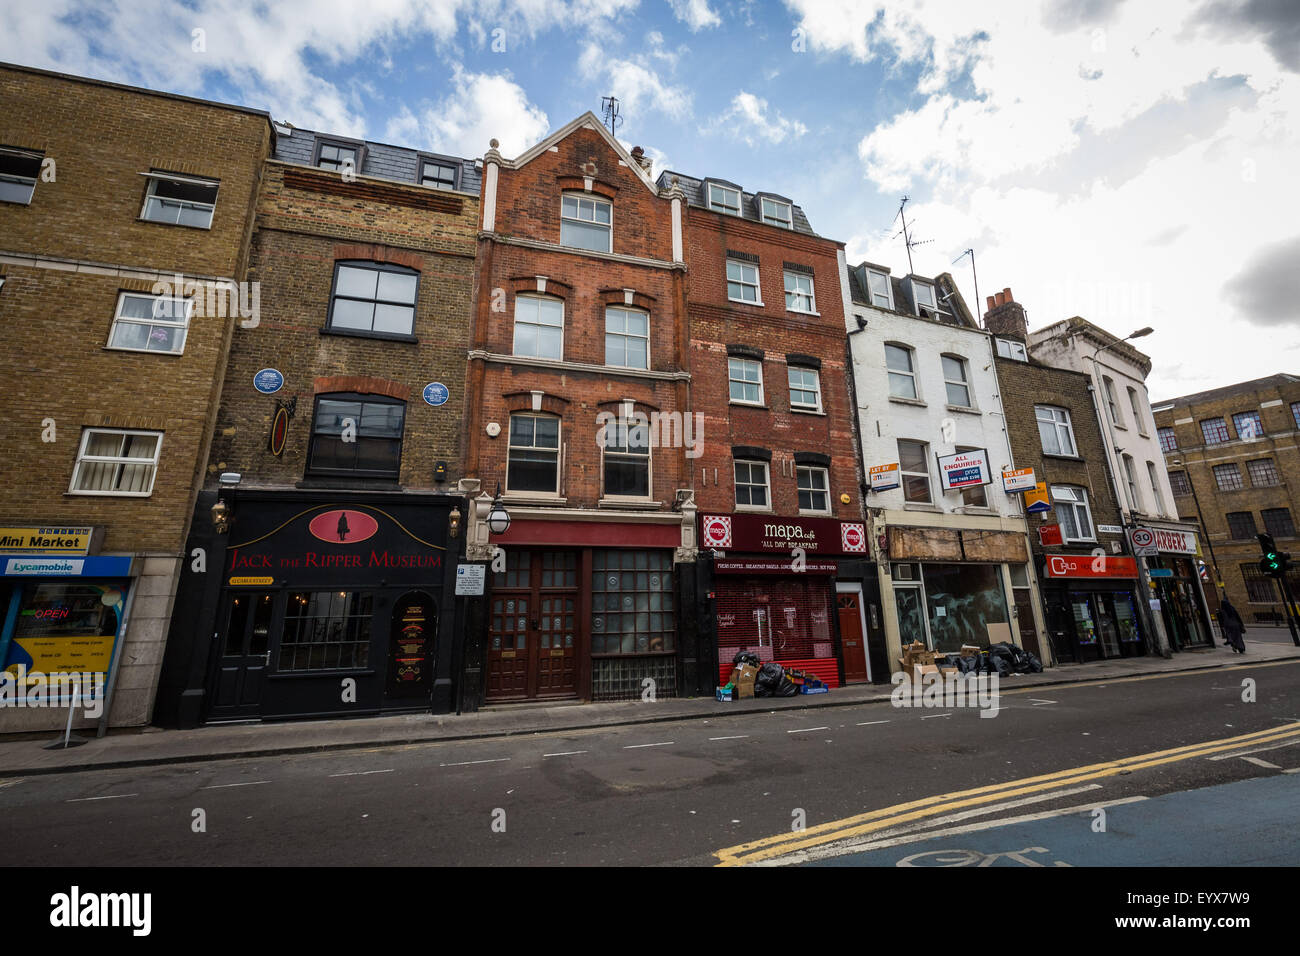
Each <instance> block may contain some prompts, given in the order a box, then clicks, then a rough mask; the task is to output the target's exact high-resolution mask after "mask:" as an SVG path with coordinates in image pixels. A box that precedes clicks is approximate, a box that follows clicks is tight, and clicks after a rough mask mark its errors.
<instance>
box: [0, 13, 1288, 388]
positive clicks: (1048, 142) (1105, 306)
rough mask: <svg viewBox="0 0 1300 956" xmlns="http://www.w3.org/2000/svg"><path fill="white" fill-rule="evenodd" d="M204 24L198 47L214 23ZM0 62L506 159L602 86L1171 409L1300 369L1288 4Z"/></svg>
mask: <svg viewBox="0 0 1300 956" xmlns="http://www.w3.org/2000/svg"><path fill="white" fill-rule="evenodd" d="M196 31H200V32H196ZM0 59H3V60H6V61H9V62H16V63H23V64H28V65H32V66H39V67H44V68H47V69H55V70H61V71H65V72H70V73H77V74H81V75H88V76H95V77H100V78H104V79H111V80H115V81H118V82H125V83H131V84H135V85H141V86H146V87H150V88H154V89H162V90H168V91H172V92H179V93H187V94H191V95H198V96H204V97H208V98H211V99H217V100H224V101H230V102H239V103H244V104H247V105H250V106H256V107H262V108H265V109H268V110H270V111H271V113H272V114H273V116H275V118H276V119H280V120H288V121H290V122H292V123H294V124H295V125H298V126H305V127H313V128H318V129H324V130H329V131H333V132H338V133H348V134H353V135H360V136H365V137H368V138H371V139H378V140H383V141H387V142H394V143H397V144H399V145H405V146H415V147H421V148H428V149H435V150H439V151H443V152H451V153H457V154H460V155H469V156H478V155H481V154H482V153H483V151H484V150H485V149H486V148H487V145H488V140H489V138H491V137H493V136H495V137H497V138H499V139H500V140H501V141H502V152H503V153H505V154H506V155H508V156H509V155H514V154H517V153H518V152H520V151H522V150H523V149H524V148H526V147H527V146H528V145H530V144H531V143H533V142H536V141H537V140H538V139H540V138H542V137H543V136H544V135H545V134H546V133H547V132H548V131H549V130H552V129H555V128H557V127H559V126H561V125H563V124H564V123H566V122H568V121H569V120H570V119H572V118H573V117H574V116H576V115H577V114H579V113H581V112H582V111H584V110H587V109H591V110H594V111H595V110H599V106H600V98H601V97H602V96H603V95H608V94H610V93H612V94H614V95H616V96H617V97H619V99H620V100H621V101H622V104H623V117H624V124H623V126H622V128H621V129H619V131H618V135H619V137H620V138H621V139H623V140H624V141H625V142H626V143H627V144H628V145H629V146H631V145H634V144H637V145H642V146H644V147H645V148H646V149H647V151H648V152H649V154H650V155H651V157H652V158H653V159H654V160H655V170H656V172H658V171H659V170H661V169H663V168H664V167H665V164H667V165H669V166H671V167H672V168H675V169H679V170H681V171H684V172H689V173H691V174H694V175H715V176H723V177H725V178H727V179H731V180H733V181H735V182H739V183H741V184H742V185H744V186H745V187H746V188H747V189H767V190H772V191H776V192H781V193H784V194H786V195H789V196H790V197H791V198H793V199H794V200H795V201H796V202H798V203H799V204H800V205H802V206H803V207H804V209H805V211H806V212H807V213H808V216H809V218H810V220H811V221H812V223H813V226H814V228H816V229H817V230H818V231H819V232H821V233H822V234H823V235H827V236H830V237H832V238H835V239H838V240H841V241H843V242H844V243H845V244H846V245H847V248H848V254H849V257H850V259H851V260H852V261H860V260H861V259H863V258H870V259H872V260H873V261H877V262H882V263H884V264H886V265H889V266H891V267H892V268H893V269H894V271H895V272H899V273H901V272H904V271H906V268H907V259H906V253H905V250H904V249H903V246H902V242H901V240H897V239H893V238H892V237H893V234H894V232H895V231H896V228H897V227H896V226H893V225H891V223H892V221H893V219H894V215H895V212H896V210H897V207H898V201H899V198H900V197H901V196H902V195H904V194H906V195H908V196H910V197H911V202H910V203H909V209H910V210H911V213H912V217H913V219H914V220H915V223H916V228H915V231H916V235H917V236H918V237H920V238H923V239H930V240H933V241H932V242H930V243H928V244H926V245H924V246H921V247H918V248H917V249H916V250H915V256H916V268H917V271H918V272H924V273H927V274H931V275H933V274H935V273H937V272H941V271H945V270H950V271H952V272H953V273H954V275H955V276H956V277H957V279H958V280H959V282H960V283H961V285H962V291H963V293H964V294H965V295H966V297H967V300H968V302H971V303H972V304H973V300H974V295H973V292H974V290H973V287H972V283H971V278H970V269H969V265H968V263H966V262H965V261H963V262H961V263H958V264H957V265H952V260H953V259H955V258H956V257H957V256H958V255H960V253H961V252H962V251H963V250H964V249H966V248H974V249H975V251H976V255H977V259H978V263H979V269H980V291H981V293H983V294H984V295H986V296H987V295H989V294H991V293H992V292H994V291H995V290H999V289H1002V288H1003V287H1010V288H1012V289H1013V292H1014V293H1015V297H1016V299H1017V300H1018V301H1020V302H1022V303H1023V304H1024V305H1025V306H1026V307H1027V308H1028V310H1029V313H1030V325H1031V327H1032V328H1036V327H1039V326H1042V325H1046V324H1048V323H1050V322H1053V321H1056V320H1057V319H1060V318H1064V317H1068V316H1069V315H1074V314H1081V315H1084V316H1085V317H1087V318H1089V319H1091V320H1093V321H1095V322H1098V323H1099V324H1101V325H1103V326H1106V327H1107V328H1110V329H1111V330H1112V331H1114V332H1117V333H1119V334H1126V333H1127V332H1129V331H1132V330H1133V329H1135V328H1138V327H1140V326H1143V325H1153V326H1154V327H1155V328H1156V330H1157V331H1156V334H1155V335H1152V336H1151V337H1150V338H1147V339H1145V340H1144V341H1143V343H1142V344H1143V346H1144V348H1145V350H1146V351H1147V352H1149V353H1150V354H1151V355H1152V356H1153V359H1154V361H1155V368H1154V369H1153V372H1152V375H1151V377H1150V378H1149V380H1148V384H1149V387H1150V391H1151V395H1152V398H1153V399H1161V398H1168V397H1173V396H1174V395H1179V394H1185V393H1187V392H1191V391H1195V390H1199V389H1203V388H1210V387H1215V386H1218V385H1225V384H1229V383H1232V382H1236V381H1241V380H1244V379H1248V378H1254V377H1259V376H1264V375H1268V374H1272V373H1274V372H1279V371H1292V372H1295V371H1300V368H1298V367H1297V366H1300V362H1297V357H1298V355H1300V315H1298V314H1297V309H1296V305H1295V303H1296V302H1297V301H1300V270H1297V269H1296V268H1295V267H1294V262H1295V261H1296V257H1297V256H1300V226H1297V225H1296V223H1297V222H1300V217H1297V216H1296V215H1295V213H1296V212H1297V211H1300V196H1298V195H1297V189H1296V186H1295V185H1294V182H1293V179H1294V170H1295V169H1296V168H1300V163H1297V160H1300V115H1297V114H1300V18H1297V17H1296V15H1295V6H1294V0H1141V2H1139V0H986V2H982V3H970V2H969V0H912V2H910V3H907V4H898V3H893V4H888V5H886V4H883V3H879V2H874V0H784V2H760V0H748V2H744V0H479V2H473V0H367V2H364V3H356V2H355V0H280V2H267V3H261V4H250V3H246V2H243V0H188V2H186V3H177V2H174V0H132V2H130V3H126V4H121V3H117V2H110V0H45V2H42V3H41V4H38V5H19V4H6V5H4V6H3V7H2V8H0Z"/></svg>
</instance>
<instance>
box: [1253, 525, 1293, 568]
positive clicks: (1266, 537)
mask: <svg viewBox="0 0 1300 956" xmlns="http://www.w3.org/2000/svg"><path fill="white" fill-rule="evenodd" d="M1258 538H1259V547H1260V550H1261V551H1263V552H1264V556H1263V557H1262V558H1260V559H1259V570H1260V572H1261V573H1262V574H1266V575H1268V576H1269V577H1271V578H1280V577H1282V576H1283V575H1284V574H1286V571H1287V563H1288V562H1289V561H1290V559H1291V555H1290V554H1289V553H1287V552H1286V551H1279V550H1278V549H1277V545H1275V544H1274V543H1273V536H1272V535H1271V534H1260V535H1258Z"/></svg>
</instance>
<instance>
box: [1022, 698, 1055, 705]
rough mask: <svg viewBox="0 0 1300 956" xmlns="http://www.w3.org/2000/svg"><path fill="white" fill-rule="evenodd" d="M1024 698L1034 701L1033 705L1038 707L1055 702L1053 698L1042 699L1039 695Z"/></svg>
mask: <svg viewBox="0 0 1300 956" xmlns="http://www.w3.org/2000/svg"><path fill="white" fill-rule="evenodd" d="M1025 700H1032V701H1033V702H1034V706H1035V707H1039V706H1041V705H1042V704H1055V703H1056V701H1054V700H1043V699H1042V698H1041V697H1026V698H1025Z"/></svg>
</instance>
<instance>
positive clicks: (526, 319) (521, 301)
mask: <svg viewBox="0 0 1300 956" xmlns="http://www.w3.org/2000/svg"><path fill="white" fill-rule="evenodd" d="M514 354H515V355H527V356H531V357H532V358H548V359H562V358H564V302H563V300H561V299H555V298H551V297H550V296H543V295H517V296H515V343H514Z"/></svg>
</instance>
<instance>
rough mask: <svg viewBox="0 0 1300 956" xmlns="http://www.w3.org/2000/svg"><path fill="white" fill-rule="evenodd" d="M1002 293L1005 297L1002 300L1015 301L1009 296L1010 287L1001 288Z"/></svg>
mask: <svg viewBox="0 0 1300 956" xmlns="http://www.w3.org/2000/svg"><path fill="white" fill-rule="evenodd" d="M1002 294H1003V295H1004V296H1006V298H1005V299H1003V300H1002V301H1003V302H1013V301H1015V300H1014V299H1012V298H1011V290H1010V289H1003V290H1002Z"/></svg>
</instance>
